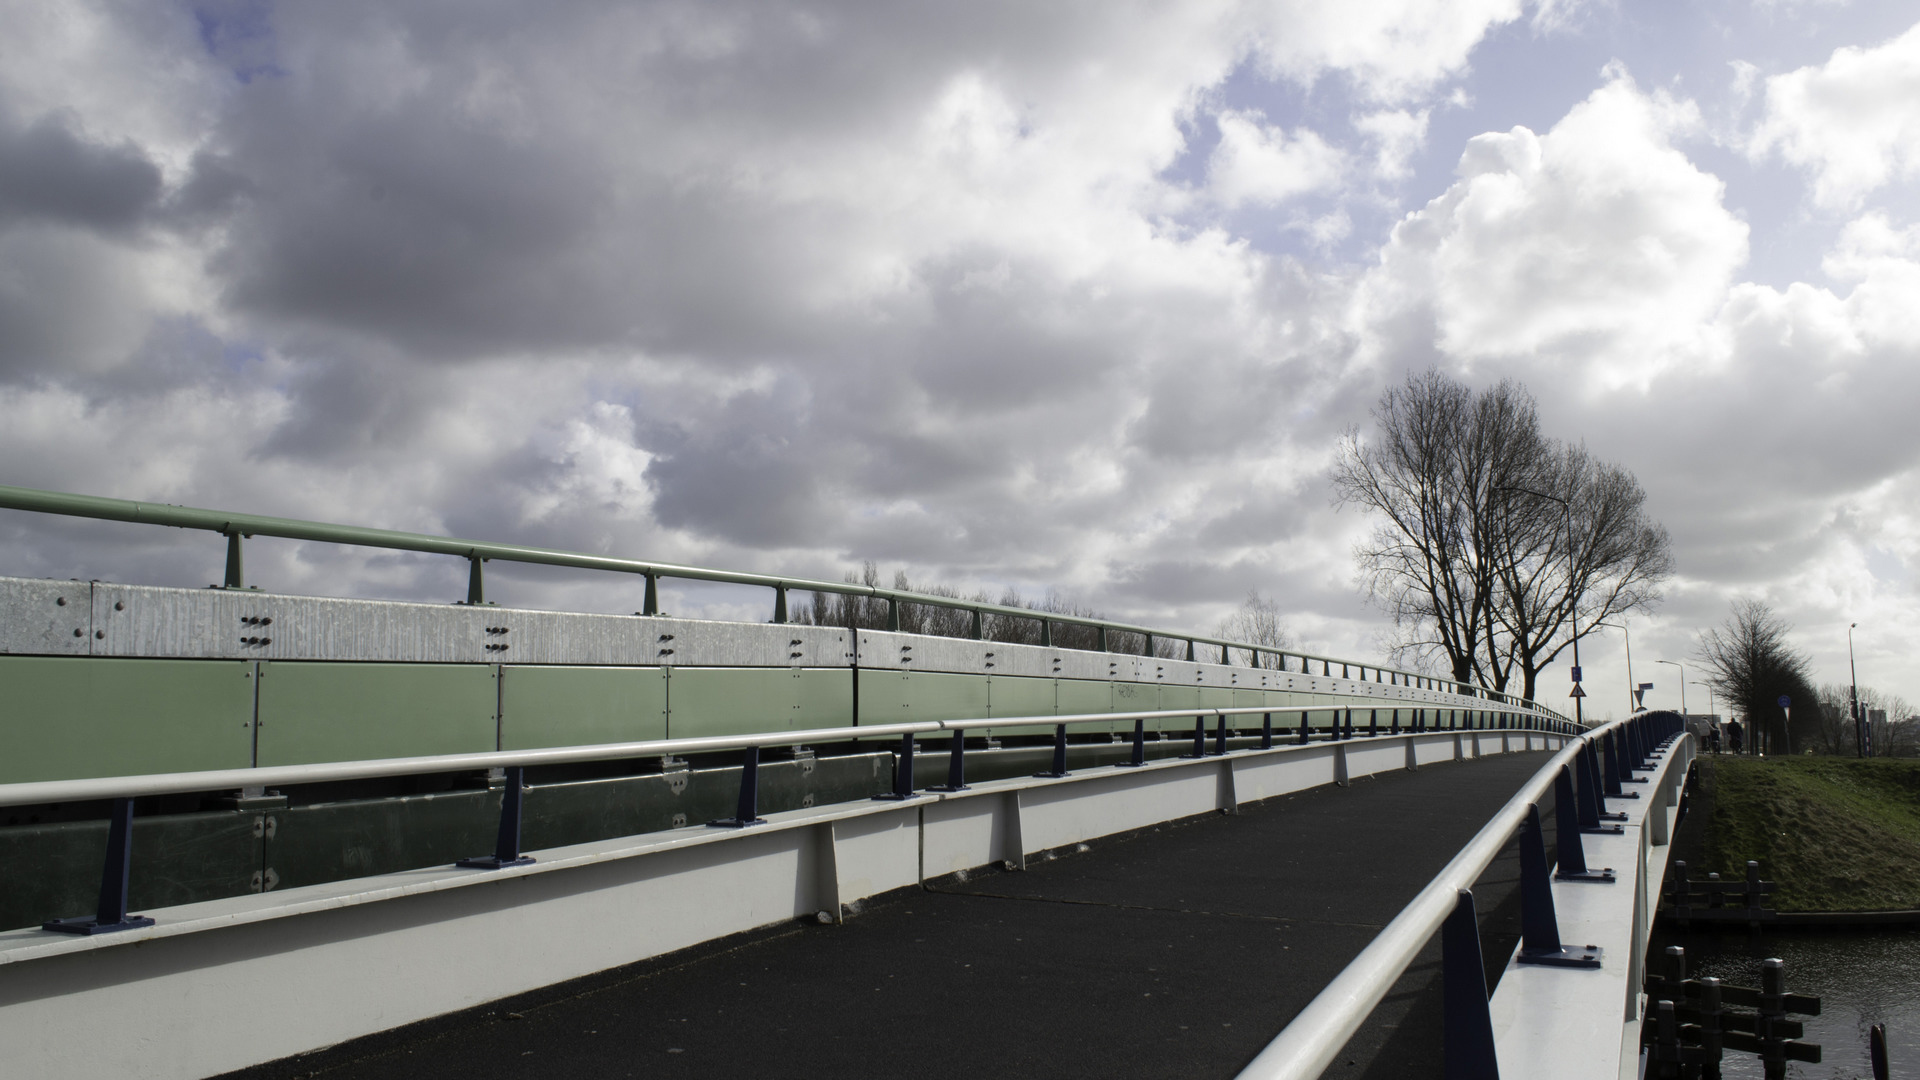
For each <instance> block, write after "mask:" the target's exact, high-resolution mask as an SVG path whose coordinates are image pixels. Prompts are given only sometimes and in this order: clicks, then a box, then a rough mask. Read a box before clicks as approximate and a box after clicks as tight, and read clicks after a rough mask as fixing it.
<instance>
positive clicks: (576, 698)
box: [500, 665, 667, 750]
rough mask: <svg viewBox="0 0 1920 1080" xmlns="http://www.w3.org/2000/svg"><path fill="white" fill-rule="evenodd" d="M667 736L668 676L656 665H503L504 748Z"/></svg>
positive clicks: (502, 745)
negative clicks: (655, 666) (654, 666)
mask: <svg viewBox="0 0 1920 1080" xmlns="http://www.w3.org/2000/svg"><path fill="white" fill-rule="evenodd" d="M666 737H667V677H666V673H665V672H664V671H663V670H662V669H660V668H653V667H568V666H559V665H555V666H551V667H549V666H546V665H542V666H540V667H502V668H501V669H500V749H502V750H528V749H532V748H534V747H540V746H587V745H591V744H593V743H612V742H635V741H638V740H641V739H664V738H666Z"/></svg>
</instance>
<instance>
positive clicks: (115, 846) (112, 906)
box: [40, 799, 153, 935]
mask: <svg viewBox="0 0 1920 1080" xmlns="http://www.w3.org/2000/svg"><path fill="white" fill-rule="evenodd" d="M132 876H133V800H132V799H115V800H113V808H112V809H111V811H109V813H108V815H107V858H106V862H105V864H104V865H103V866H102V867H101V869H100V902H99V904H97V905H96V906H95V907H94V912H93V914H92V915H90V916H89V915H76V916H74V917H72V918H66V919H54V920H52V921H51V922H45V923H41V924H40V928H41V929H43V930H54V931H58V932H59V933H62V934H86V935H93V934H110V933H113V932H114V931H116V930H137V929H139V928H140V927H142V926H152V925H153V920H152V919H150V918H148V917H146V916H145V915H129V914H127V883H128V882H129V880H131V878H132Z"/></svg>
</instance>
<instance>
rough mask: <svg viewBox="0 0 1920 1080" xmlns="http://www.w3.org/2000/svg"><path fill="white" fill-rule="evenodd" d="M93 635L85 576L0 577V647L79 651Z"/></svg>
mask: <svg viewBox="0 0 1920 1080" xmlns="http://www.w3.org/2000/svg"><path fill="white" fill-rule="evenodd" d="M93 640H94V639H93V585H92V584H91V583H90V582H85V581H39V580H35V579H31V578H0V653H20V654H25V655H29V656H36V655H37V656H85V655H87V654H88V653H89V652H90V651H91V650H92V648H93Z"/></svg>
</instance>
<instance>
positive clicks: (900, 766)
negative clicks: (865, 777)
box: [874, 731, 951, 802]
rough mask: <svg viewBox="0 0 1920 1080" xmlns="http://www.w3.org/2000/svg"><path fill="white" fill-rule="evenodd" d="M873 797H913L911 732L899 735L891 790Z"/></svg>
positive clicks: (896, 800) (901, 798)
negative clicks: (898, 753)
mask: <svg viewBox="0 0 1920 1080" xmlns="http://www.w3.org/2000/svg"><path fill="white" fill-rule="evenodd" d="M949 768H951V766H949ZM874 798H875V799H884V800H888V801H892V802H900V801H903V800H906V799H911V798H914V794H913V732H911V731H908V732H904V733H902V734H901V736H900V755H899V756H898V757H897V758H895V759H894V762H893V790H892V791H888V792H883V793H881V794H879V795H875V796H874Z"/></svg>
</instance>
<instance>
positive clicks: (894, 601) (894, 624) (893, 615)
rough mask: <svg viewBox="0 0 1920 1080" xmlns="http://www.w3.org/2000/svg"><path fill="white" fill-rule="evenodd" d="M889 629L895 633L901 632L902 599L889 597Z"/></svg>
mask: <svg viewBox="0 0 1920 1080" xmlns="http://www.w3.org/2000/svg"><path fill="white" fill-rule="evenodd" d="M887 629H888V630H889V631H891V632H893V633H895V634H897V633H899V632H900V600H899V599H898V598H897V597H892V596H889V597H887Z"/></svg>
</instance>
